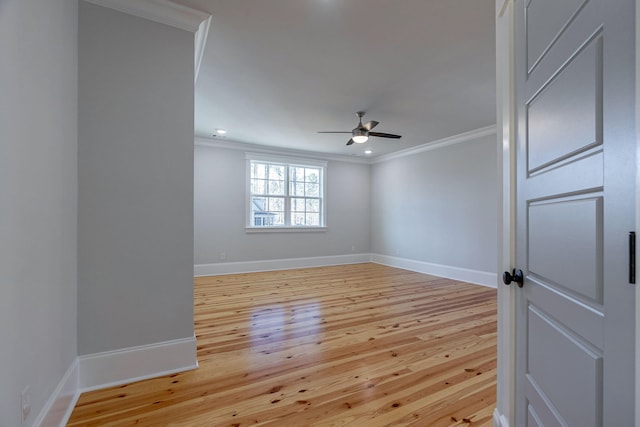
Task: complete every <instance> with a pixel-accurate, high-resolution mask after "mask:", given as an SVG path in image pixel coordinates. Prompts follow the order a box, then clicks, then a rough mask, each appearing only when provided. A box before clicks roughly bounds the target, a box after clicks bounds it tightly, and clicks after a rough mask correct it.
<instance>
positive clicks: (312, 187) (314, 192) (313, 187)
mask: <svg viewBox="0 0 640 427" xmlns="http://www.w3.org/2000/svg"><path fill="white" fill-rule="evenodd" d="M305 196H310V197H320V186H319V185H318V184H306V192H305Z"/></svg>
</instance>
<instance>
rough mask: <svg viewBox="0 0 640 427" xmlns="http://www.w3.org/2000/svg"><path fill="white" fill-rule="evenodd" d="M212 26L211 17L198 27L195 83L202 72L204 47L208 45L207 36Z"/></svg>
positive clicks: (195, 40) (195, 52)
mask: <svg viewBox="0 0 640 427" xmlns="http://www.w3.org/2000/svg"><path fill="white" fill-rule="evenodd" d="M210 26H211V15H209V17H208V18H207V19H205V20H204V21H202V22H201V23H200V25H199V26H198V31H196V34H195V38H194V43H193V51H194V52H193V53H194V60H195V63H194V71H195V77H194V83H195V82H196V81H198V73H199V72H200V64H201V63H202V57H203V56H204V47H205V46H206V44H207V35H208V34H209V27H210Z"/></svg>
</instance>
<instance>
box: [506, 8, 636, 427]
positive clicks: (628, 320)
mask: <svg viewBox="0 0 640 427" xmlns="http://www.w3.org/2000/svg"><path fill="white" fill-rule="evenodd" d="M515 11H516V15H515V18H516V21H515V37H516V44H515V61H516V112H517V197H516V199H517V201H516V218H517V220H516V221H517V225H516V259H517V264H516V267H517V269H521V270H522V271H523V272H524V283H523V287H522V288H521V289H518V290H517V291H516V294H517V297H516V299H517V304H516V311H517V314H516V326H515V333H516V415H515V416H516V426H517V427H524V426H547V427H551V426H576V427H590V426H604V427H626V426H632V425H633V420H634V418H633V416H634V378H635V373H634V372H635V371H634V343H635V341H634V340H635V327H634V322H635V320H634V319H635V304H634V298H635V296H634V294H635V290H634V285H633V284H631V283H630V274H629V259H630V256H629V233H630V232H631V231H633V230H634V222H635V184H634V180H635V167H636V166H635V159H636V157H635V136H634V135H635V134H634V132H635V129H634V113H635V110H634V103H635V85H634V79H635V74H634V73H635V69H634V61H635V53H634V49H635V45H634V37H635V34H634V31H635V22H634V14H635V9H634V1H633V0H515ZM511 286H515V283H514V284H512V285H511Z"/></svg>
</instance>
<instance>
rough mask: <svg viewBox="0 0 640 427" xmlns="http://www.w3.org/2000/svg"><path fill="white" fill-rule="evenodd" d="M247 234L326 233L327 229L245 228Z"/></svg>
mask: <svg viewBox="0 0 640 427" xmlns="http://www.w3.org/2000/svg"><path fill="white" fill-rule="evenodd" d="M244 230H245V232H247V233H324V232H326V231H327V227H245V228H244Z"/></svg>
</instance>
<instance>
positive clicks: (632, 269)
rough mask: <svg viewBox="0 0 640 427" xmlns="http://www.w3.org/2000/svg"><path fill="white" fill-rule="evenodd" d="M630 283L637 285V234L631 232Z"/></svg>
mask: <svg viewBox="0 0 640 427" xmlns="http://www.w3.org/2000/svg"><path fill="white" fill-rule="evenodd" d="M629 283H631V284H632V285H635V284H636V232H635V231H630V232H629Z"/></svg>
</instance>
